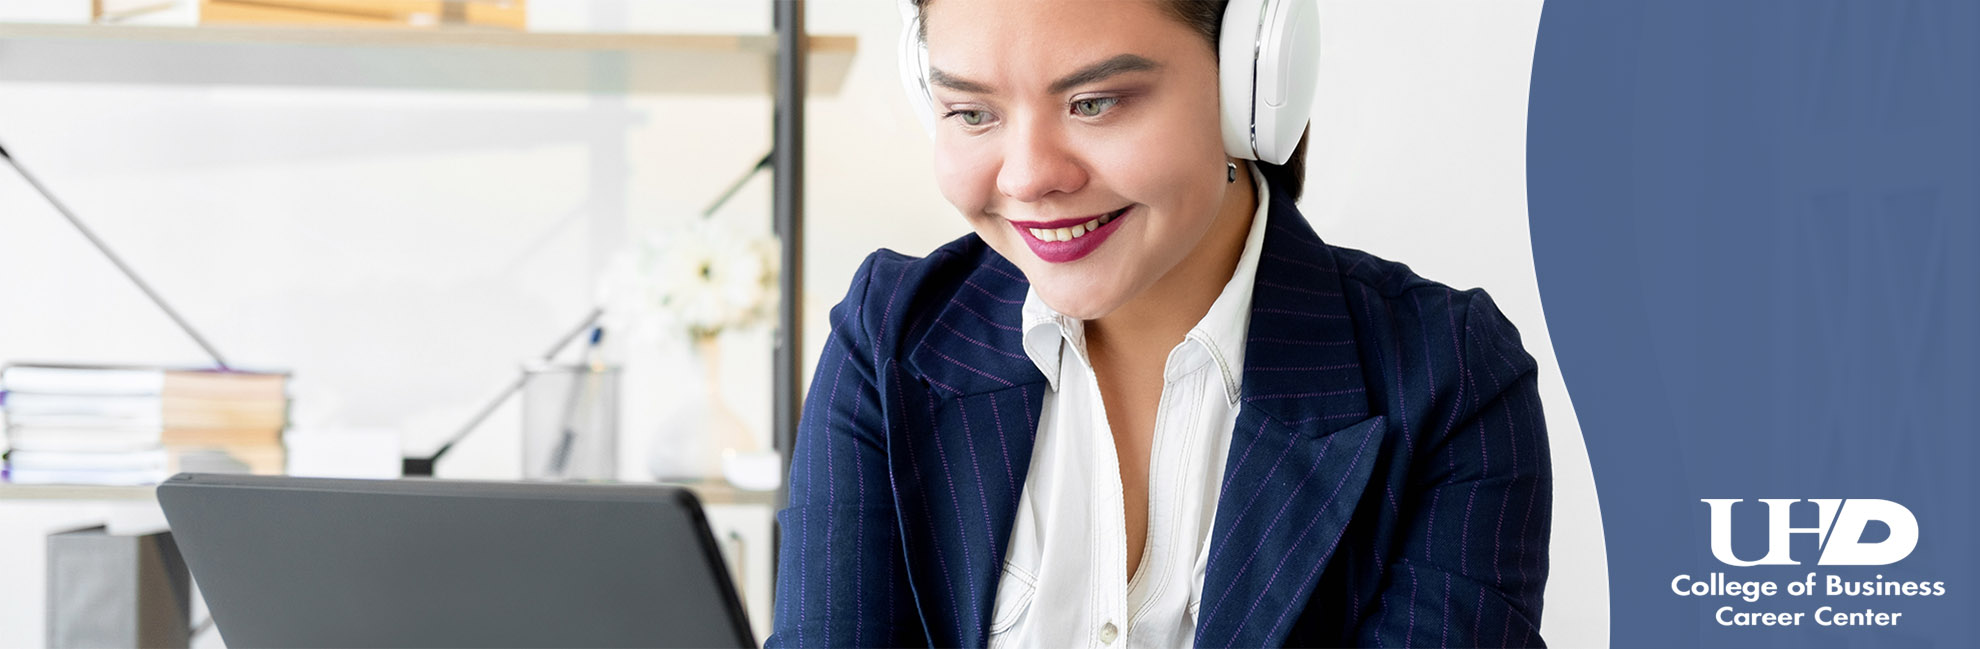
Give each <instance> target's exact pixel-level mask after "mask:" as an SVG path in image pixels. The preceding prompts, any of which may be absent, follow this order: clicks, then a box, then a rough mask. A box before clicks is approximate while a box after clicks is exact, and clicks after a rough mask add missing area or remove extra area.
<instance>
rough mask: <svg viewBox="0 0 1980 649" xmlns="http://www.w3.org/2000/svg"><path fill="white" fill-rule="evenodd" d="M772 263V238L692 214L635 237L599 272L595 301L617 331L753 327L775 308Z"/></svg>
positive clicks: (701, 332) (775, 255)
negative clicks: (676, 224)
mask: <svg viewBox="0 0 1980 649" xmlns="http://www.w3.org/2000/svg"><path fill="white" fill-rule="evenodd" d="M777 263H778V246H777V240H776V238H774V237H761V236H758V237H752V236H748V235H745V234H743V233H740V232H738V231H736V230H735V229H734V228H732V227H728V226H726V225H725V224H722V223H719V222H714V221H708V220H704V219H695V220H693V221H690V222H689V223H687V224H685V225H684V226H681V227H677V228H672V229H666V230H661V231H656V232H653V233H650V234H648V235H646V236H643V237H639V238H638V239H637V240H636V241H635V243H634V244H633V245H632V247H631V248H630V249H629V250H626V251H624V252H621V253H620V255H619V256H618V257H617V258H615V259H614V260H613V261H612V263H611V264H610V266H609V267H608V269H607V271H606V272H605V274H604V276H603V277H601V278H600V280H599V286H598V299H599V303H600V304H601V305H603V306H604V308H605V310H606V317H607V321H608V322H607V326H608V327H612V328H617V329H626V328H634V329H638V328H640V325H648V326H650V325H653V324H659V325H660V326H663V327H665V328H667V329H671V330H674V331H677V332H681V333H686V334H688V335H691V336H701V335H714V334H718V333H721V332H722V331H724V330H727V329H738V328H747V327H754V326H757V325H761V324H765V323H767V322H768V321H769V320H770V318H771V316H772V315H773V314H774V313H775V311H776V306H777V271H778V268H777ZM615 325H616V326H615Z"/></svg>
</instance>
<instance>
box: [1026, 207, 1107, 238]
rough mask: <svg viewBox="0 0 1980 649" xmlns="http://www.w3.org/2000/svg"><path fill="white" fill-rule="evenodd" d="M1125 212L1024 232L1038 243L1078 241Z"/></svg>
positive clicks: (1029, 229) (1030, 229)
mask: <svg viewBox="0 0 1980 649" xmlns="http://www.w3.org/2000/svg"><path fill="white" fill-rule="evenodd" d="M1129 207H1132V206H1129ZM1127 211H1128V208H1126V207H1123V208H1121V209H1118V210H1114V211H1112V212H1108V213H1106V214H1102V215H1100V216H1098V217H1095V218H1093V219H1091V220H1089V221H1087V222H1085V223H1080V224H1077V225H1073V226H1070V227H1064V228H1025V231H1027V232H1030V233H1031V236H1034V237H1037V238H1038V240H1039V241H1072V240H1074V239H1078V238H1080V237H1083V236H1086V235H1087V234H1088V233H1090V232H1092V231H1094V230H1098V229H1100V226H1103V225H1106V224H1107V223H1108V222H1109V221H1112V220H1114V219H1115V218H1118V217H1120V215H1122V214H1124V213H1126V212H1127Z"/></svg>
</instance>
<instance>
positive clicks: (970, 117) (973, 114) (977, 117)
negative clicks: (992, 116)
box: [947, 110, 983, 126]
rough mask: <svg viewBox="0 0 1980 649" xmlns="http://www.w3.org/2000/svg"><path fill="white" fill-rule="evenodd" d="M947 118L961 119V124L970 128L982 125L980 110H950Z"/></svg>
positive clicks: (981, 112)
mask: <svg viewBox="0 0 1980 649" xmlns="http://www.w3.org/2000/svg"><path fill="white" fill-rule="evenodd" d="M947 116H948V117H959V118H962V122H963V123H964V124H968V125H970V126H982V125H983V111H980V110H952V111H949V114H948V115H947Z"/></svg>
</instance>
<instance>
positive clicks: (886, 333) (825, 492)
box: [770, 0, 1551, 647]
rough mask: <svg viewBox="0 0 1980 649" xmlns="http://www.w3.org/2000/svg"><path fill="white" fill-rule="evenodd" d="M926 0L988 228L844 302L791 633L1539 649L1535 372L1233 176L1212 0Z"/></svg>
mask: <svg viewBox="0 0 1980 649" xmlns="http://www.w3.org/2000/svg"><path fill="white" fill-rule="evenodd" d="M1234 4H1240V5H1242V8H1241V9H1233V10H1232V11H1233V12H1234V13H1233V16H1237V17H1239V18H1245V17H1248V14H1247V15H1246V16H1239V15H1238V14H1237V13H1235V12H1238V11H1246V12H1251V13H1257V12H1258V11H1259V3H1258V2H1257V0H1249V1H1248V2H1240V3H1234ZM1266 4H1267V6H1266V9H1272V8H1273V7H1274V6H1275V5H1278V4H1280V3H1278V2H1276V1H1275V2H1271V3H1266ZM913 8H914V11H915V12H916V14H915V15H916V16H917V17H918V18H919V19H920V25H919V27H918V30H919V36H918V37H919V38H920V39H922V40H923V41H925V43H926V48H927V49H926V51H927V61H926V63H927V67H926V70H925V72H926V77H925V79H926V83H927V87H928V93H929V95H930V99H931V102H932V104H933V107H934V115H935V116H936V117H938V118H939V119H938V120H937V121H936V123H935V128H934V131H935V168H936V172H937V177H938V182H939V184H940V185H941V190H942V193H943V195H944V196H945V197H946V198H947V199H948V200H949V201H950V202H951V203H952V204H954V205H955V206H956V208H957V210H958V211H959V212H960V213H961V214H962V215H963V217H964V218H965V219H966V220H967V221H968V222H969V224H970V227H971V228H972V229H973V230H974V234H971V235H969V236H965V237H963V238H961V239H958V240H956V241H954V242H952V243H950V244H948V245H945V246H943V247H941V248H939V249H937V250H935V251H934V252H932V253H930V254H929V255H928V256H926V257H921V258H914V257H907V256H904V255H900V254H898V253H894V252H892V251H887V250H882V251H879V252H876V253H874V254H873V255H872V256H870V257H868V258H867V260H866V262H865V263H864V264H863V265H862V266H861V267H860V269H859V271H858V273H857V274H856V275H855V278H854V280H853V284H852V288H851V291H850V292H849V293H848V295H847V296H846V298H845V300H844V301H843V302H841V303H840V304H839V305H838V306H837V307H836V308H834V309H833V311H832V332H831V335H830V338H829V340H828V342H827V343H826V348H825V351H824V355H823V358H822V359H821V360H820V362H819V364H818V366H817V373H816V374H815V376H814V378H813V382H812V388H811V392H810V395H809V399H808V400H807V402H806V404H805V408H804V413H803V417H802V421H801V423H800V426H799V431H798V445H797V448H796V449H795V451H794V454H793V457H792V468H791V492H790V499H791V500H790V507H789V508H788V509H786V510H784V511H783V512H781V513H780V514H779V522H780V523H781V526H782V527H781V529H782V530H783V532H782V535H783V536H782V542H783V546H782V554H781V558H780V560H779V561H780V562H779V573H778V574H779V577H778V585H777V611H776V621H775V627H776V631H775V633H774V634H773V636H772V637H771V638H770V644H771V645H774V646H910V645H933V646H978V645H985V644H990V645H1008V646H1040V645H1044V646H1074V645H1078V646H1091V647H1109V646H1135V647H1140V646H1151V647H1152V646H1190V645H1201V646H1279V645H1320V646H1345V645H1378V646H1428V645H1436V646H1479V645H1490V646H1502V645H1539V644H1541V638H1540V637H1539V634H1538V632H1537V630H1538V628H1539V623H1540V609H1541V591H1542V588H1543V586H1544V584H1545V580H1546V575H1547V535H1548V524H1549V519H1550V504H1551V478H1550V469H1549V460H1548V456H1547V438H1546V432H1545V426H1544V424H1543V422H1542V420H1541V412H1540V403H1539V398H1538V394H1537V391H1536V388H1535V384H1534V363H1533V360H1532V359H1531V357H1529V356H1528V355H1527V354H1526V352H1525V351H1524V350H1523V349H1522V348H1521V346H1520V343H1519V337H1518V333H1517V332H1516V331H1515V330H1514V329H1513V327H1512V325H1511V324H1510V323H1509V322H1507V321H1506V319H1505V318H1504V317H1503V316H1502V315H1500V313H1499V311H1498V309H1497V308H1496V307H1495V306H1494V305H1493V303H1492V302H1491V300H1490V298H1488V297H1487V296H1486V295H1485V294H1484V292H1482V291H1479V290H1476V289H1474V290H1470V291H1456V290H1453V289H1451V288H1448V287H1446V286H1443V285H1441V284H1437V283H1435V282H1431V281H1428V280H1425V279H1422V278H1419V277H1417V276H1415V275H1414V274H1412V273H1411V272H1410V271H1409V269H1408V268H1407V267H1405V266H1402V265H1400V264H1396V263H1393V262H1388V261H1384V260H1381V259H1377V258H1375V257H1373V256H1370V255H1368V254H1366V253H1362V252H1359V251H1354V250H1348V249H1343V248H1336V247H1332V246H1328V245H1326V244H1325V243H1322V242H1321V241H1320V239H1319V238H1318V237H1317V236H1316V235H1315V234H1314V232H1313V230H1312V229H1311V227H1309V226H1308V225H1307V223H1306V220H1305V218H1304V217H1303V216H1301V214H1300V212H1299V209H1298V207H1297V206H1296V205H1295V204H1294V200H1295V199H1297V198H1298V197H1299V195H1300V191H1301V176H1302V166H1303V155H1304V151H1303V146H1304V140H1303V138H1296V137H1288V136H1287V135H1286V134H1285V133H1281V134H1279V135H1278V136H1275V137H1274V138H1273V139H1274V141H1275V142H1277V143H1278V144H1277V145H1276V146H1278V147H1280V148H1282V149H1288V148H1291V146H1292V145H1293V143H1294V142H1295V141H1296V142H1297V143H1298V144H1297V146H1299V147H1301V150H1293V151H1291V152H1290V155H1287V154H1286V152H1285V151H1280V152H1277V153H1267V154H1264V155H1258V156H1250V155H1243V154H1244V153H1246V152H1247V151H1249V150H1251V149H1250V147H1251V146H1253V143H1247V142H1246V138H1247V137H1251V135H1250V133H1246V132H1245V131H1257V130H1259V129H1256V128H1255V127H1254V128H1252V129H1242V128H1240V129H1232V128H1230V126H1229V124H1230V121H1229V119H1227V118H1228V117H1229V115H1231V114H1232V113H1233V110H1234V109H1233V106H1232V104H1233V100H1232V99H1231V98H1230V97H1229V96H1221V97H1220V80H1222V81H1229V80H1231V79H1232V78H1234V77H1233V75H1230V74H1222V76H1221V77H1220V71H1219V65H1220V47H1221V51H1222V52H1223V53H1231V52H1238V53H1240V54H1242V53H1245V52H1248V51H1249V50H1248V47H1249V45H1250V44H1251V42H1250V39H1249V37H1246V38H1245V39H1243V40H1241V41H1237V42H1235V45H1236V48H1235V49H1234V48H1233V47H1231V46H1232V45H1233V42H1227V41H1225V40H1220V39H1221V38H1222V34H1221V33H1220V30H1221V29H1223V26H1224V25H1227V24H1231V23H1226V22H1225V21H1224V20H1223V19H1224V10H1225V7H1224V3H1222V2H1204V1H1191V0H1137V1H1124V2H1062V1H1053V2H1031V1H1026V2H1011V1H1010V0H918V1H917V2H915V3H914V7H913ZM1266 13H1270V12H1269V11H1267V12H1266ZM1224 58H1225V60H1228V58H1229V57H1224ZM1308 67H1310V65H1309V66H1308ZM1225 69H1226V70H1229V69H1230V68H1228V67H1227V68H1225ZM1268 72H1269V70H1268ZM1293 73H1294V74H1296V73H1298V72H1297V70H1295V71H1294V72H1293ZM1247 92H1248V93H1249V92H1263V91H1255V90H1254V91H1247ZM1240 103H1241V102H1240ZM1301 110H1304V105H1303V104H1302V105H1301ZM1303 125H1304V116H1303V115H1302V116H1301V120H1300V121H1299V122H1298V125H1297V126H1296V127H1295V128H1293V129H1292V130H1291V133H1293V134H1297V133H1298V132H1299V131H1300V130H1301V129H1300V128H1299V127H1303ZM1267 130H1269V129H1267ZM1234 131H1235V132H1236V134H1233V132H1234ZM1266 146H1267V147H1268V148H1269V147H1270V146H1274V145H1273V144H1272V143H1269V142H1268V143H1266ZM1234 151H1235V152H1237V153H1238V154H1233V152H1234ZM1252 157H1258V158H1263V159H1265V160H1267V162H1259V161H1255V160H1252V159H1249V158H1252ZM1273 160H1276V161H1279V162H1283V164H1272V163H1271V162H1270V161H1273Z"/></svg>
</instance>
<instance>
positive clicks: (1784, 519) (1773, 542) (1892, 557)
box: [1704, 498, 1918, 566]
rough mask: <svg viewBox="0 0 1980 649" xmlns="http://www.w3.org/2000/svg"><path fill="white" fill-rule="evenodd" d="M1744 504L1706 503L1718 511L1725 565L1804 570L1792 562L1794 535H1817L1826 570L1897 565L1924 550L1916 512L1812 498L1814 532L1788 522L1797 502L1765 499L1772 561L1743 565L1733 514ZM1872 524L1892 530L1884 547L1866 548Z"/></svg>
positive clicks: (1716, 550) (1718, 548)
mask: <svg viewBox="0 0 1980 649" xmlns="http://www.w3.org/2000/svg"><path fill="white" fill-rule="evenodd" d="M1741 500H1742V499H1740V498H1706V499H1704V502H1705V504H1706V505H1709V506H1711V508H1712V556H1715V557H1718V558H1719V561H1722V562H1725V563H1726V564H1728V565H1734V566H1793V565H1800V563H1801V562H1799V561H1795V560H1794V557H1791V556H1788V555H1789V551H1788V537H1789V535H1792V534H1813V535H1815V542H1816V545H1817V546H1818V547H1820V548H1821V549H1822V557H1821V559H1820V560H1819V561H1817V562H1816V563H1818V564H1820V565H1824V566H1882V565H1888V564H1892V563H1897V562H1898V561H1900V560H1903V559H1904V558H1905V557H1907V556H1910V555H1911V550H1912V548H1916V547H1918V519H1917V518H1914V517H1912V515H1911V510H1909V509H1905V508H1904V505H1900V504H1897V503H1894V502H1891V501H1888V500H1874V499H1862V498H1852V499H1850V500H1849V501H1847V505H1848V506H1847V507H1845V506H1844V505H1845V502H1844V501H1843V499H1841V498H1811V499H1809V500H1808V502H1811V503H1815V507H1816V509H1817V515H1816V521H1815V526H1814V527H1794V526H1793V525H1792V524H1791V523H1789V522H1788V509H1789V506H1791V505H1793V504H1794V503H1798V502H1801V500H1800V499H1796V498H1761V499H1760V502H1762V503H1766V504H1767V556H1764V557H1760V560H1758V561H1743V560H1741V559H1740V558H1739V557H1737V556H1734V555H1733V550H1732V509H1733V503H1737V502H1740V501H1741ZM1871 521H1877V522H1880V523H1883V524H1884V525H1885V526H1886V527H1889V528H1890V530H1891V533H1890V536H1888V537H1886V538H1885V539H1884V540H1882V541H1876V542H1871V543H1864V542H1862V541H1863V531H1864V529H1866V528H1867V527H1869V525H1870V522H1871Z"/></svg>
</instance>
